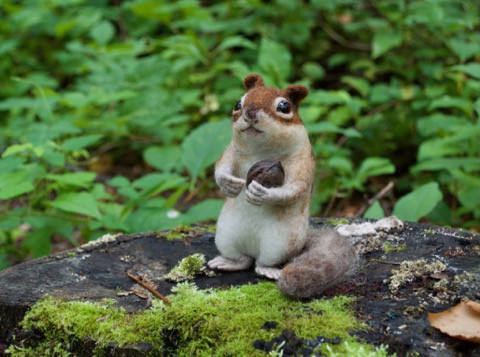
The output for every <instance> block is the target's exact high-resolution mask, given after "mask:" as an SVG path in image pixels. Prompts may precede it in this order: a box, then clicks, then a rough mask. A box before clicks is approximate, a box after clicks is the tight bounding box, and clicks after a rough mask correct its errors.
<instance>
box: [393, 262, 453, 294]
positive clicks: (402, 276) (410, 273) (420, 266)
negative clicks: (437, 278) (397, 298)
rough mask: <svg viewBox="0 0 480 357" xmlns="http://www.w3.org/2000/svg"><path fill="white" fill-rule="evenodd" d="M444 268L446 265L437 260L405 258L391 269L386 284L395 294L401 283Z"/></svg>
mask: <svg viewBox="0 0 480 357" xmlns="http://www.w3.org/2000/svg"><path fill="white" fill-rule="evenodd" d="M446 268H447V266H446V265H445V264H444V263H442V262H440V261H438V260H435V261H433V262H430V263H429V262H427V261H426V260H425V259H418V260H413V261H412V260H406V261H404V262H402V263H401V264H400V267H399V268H398V269H395V270H393V271H392V273H393V275H392V276H391V277H390V279H389V281H390V282H389V285H388V286H389V288H390V291H391V292H392V294H396V293H397V292H398V289H399V288H400V286H402V285H403V284H405V283H408V282H411V281H413V280H414V279H415V278H417V277H420V276H424V275H429V274H434V273H439V272H442V271H444V270H445V269H446Z"/></svg>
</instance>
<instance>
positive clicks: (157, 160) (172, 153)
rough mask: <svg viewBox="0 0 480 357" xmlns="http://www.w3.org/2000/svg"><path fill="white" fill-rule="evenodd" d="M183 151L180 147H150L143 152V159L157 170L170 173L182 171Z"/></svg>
mask: <svg viewBox="0 0 480 357" xmlns="http://www.w3.org/2000/svg"><path fill="white" fill-rule="evenodd" d="M181 158H182V149H181V148H180V147H178V146H149V147H148V148H147V149H146V150H145V151H144V152H143V159H144V160H145V162H146V163H147V164H149V165H150V166H152V167H154V168H156V169H157V170H160V171H164V172H169V171H180V170H181V168H182V167H183V165H182V160H181Z"/></svg>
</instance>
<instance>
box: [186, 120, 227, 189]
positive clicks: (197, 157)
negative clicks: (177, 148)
mask: <svg viewBox="0 0 480 357" xmlns="http://www.w3.org/2000/svg"><path fill="white" fill-rule="evenodd" d="M230 126H231V124H230V122H229V121H226V120H224V121H220V122H215V123H205V124H203V125H201V126H200V127H198V128H197V129H195V130H194V131H192V132H191V133H190V134H189V135H188V136H187V137H186V138H185V140H184V141H183V143H182V161H183V163H184V165H185V167H186V168H187V169H188V171H189V172H190V175H191V176H192V179H193V180H194V181H195V180H196V179H197V177H198V175H199V174H200V173H201V171H202V170H204V169H205V168H207V167H208V166H210V165H211V164H213V163H214V162H215V161H217V160H218V158H219V157H220V154H221V153H222V152H223V150H225V148H226V147H227V144H228V143H229V142H230V140H231V136H232V134H231V128H230Z"/></svg>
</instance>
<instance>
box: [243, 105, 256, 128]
mask: <svg viewBox="0 0 480 357" xmlns="http://www.w3.org/2000/svg"><path fill="white" fill-rule="evenodd" d="M244 113H245V115H244V118H245V121H246V122H249V123H253V124H256V123H258V118H257V113H258V108H257V107H256V106H254V105H253V104H249V105H247V107H246V108H245V111H244Z"/></svg>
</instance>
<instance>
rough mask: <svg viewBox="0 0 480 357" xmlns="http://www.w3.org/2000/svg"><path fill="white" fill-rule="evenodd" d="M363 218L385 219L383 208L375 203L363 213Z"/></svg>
mask: <svg viewBox="0 0 480 357" xmlns="http://www.w3.org/2000/svg"><path fill="white" fill-rule="evenodd" d="M363 217H364V218H371V219H380V218H384V217H385V213H384V212H383V208H382V206H381V205H380V203H379V202H378V201H375V202H374V203H373V204H372V205H371V206H370V207H369V208H368V209H367V210H366V211H365V213H364V215H363Z"/></svg>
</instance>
